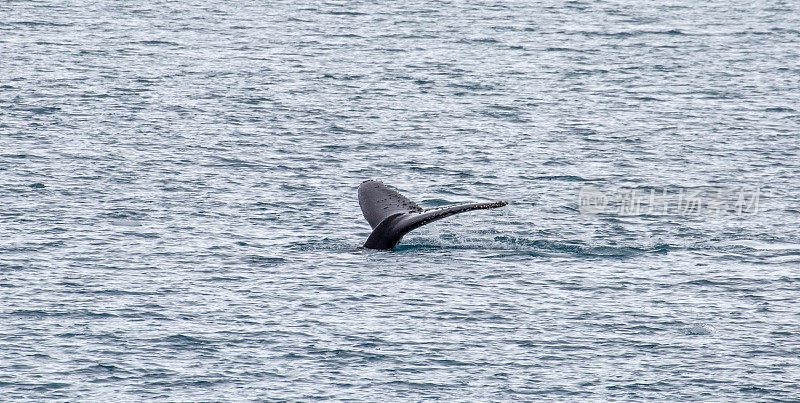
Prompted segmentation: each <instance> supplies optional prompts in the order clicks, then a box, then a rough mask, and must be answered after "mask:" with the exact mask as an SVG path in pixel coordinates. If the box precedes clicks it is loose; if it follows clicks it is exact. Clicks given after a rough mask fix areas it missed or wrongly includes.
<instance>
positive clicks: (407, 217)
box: [358, 180, 508, 250]
mask: <svg viewBox="0 0 800 403" xmlns="http://www.w3.org/2000/svg"><path fill="white" fill-rule="evenodd" d="M358 204H360V205H361V212H362V213H364V218H366V219H367V222H369V225H370V226H371V227H372V234H370V236H369V238H367V242H366V243H364V247H365V248H370V249H387V250H388V249H393V248H394V247H395V245H397V243H398V242H400V239H402V238H403V235H405V234H407V233H408V232H409V231H411V230H413V229H415V228H419V227H421V226H423V225H425V224H428V223H430V222H433V221H436V220H440V219H442V218H445V217H449V216H451V215H454V214H458V213H463V212H466V211H472V210H486V209H493V208H498V207H503V206H506V205H508V202H505V201H496V202H491V203H470V204H458V205H453V206H446V207H440V208H435V209H429V210H424V209H422V207H420V206H418V205H417V203H414V202H413V201H411V200H410V199H409V198H407V197H405V196H403V195H401V194H400V193H398V192H397V191H394V190H392V189H389V188H388V187H386V185H384V184H383V182H381V181H379V180H366V181H364V182H361V185H359V186H358Z"/></svg>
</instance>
